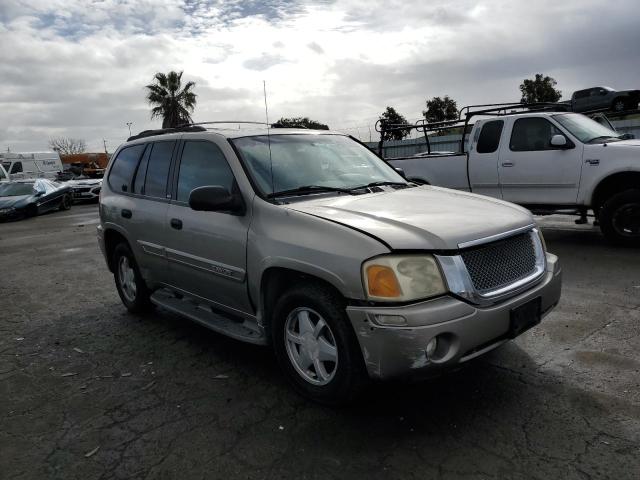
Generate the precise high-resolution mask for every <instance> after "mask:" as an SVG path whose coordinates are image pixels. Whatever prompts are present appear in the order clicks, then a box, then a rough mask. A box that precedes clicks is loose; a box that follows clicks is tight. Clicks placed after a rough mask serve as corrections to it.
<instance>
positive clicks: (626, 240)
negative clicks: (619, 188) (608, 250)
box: [598, 189, 640, 247]
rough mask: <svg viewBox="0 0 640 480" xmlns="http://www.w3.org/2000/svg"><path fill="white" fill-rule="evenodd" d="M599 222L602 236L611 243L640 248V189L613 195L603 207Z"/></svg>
mask: <svg viewBox="0 0 640 480" xmlns="http://www.w3.org/2000/svg"><path fill="white" fill-rule="evenodd" d="M598 220H599V222H600V230H601V231H602V234H603V235H604V236H605V238H606V239H607V240H609V241H610V242H612V243H615V244H618V245H625V246H632V247H635V246H640V189H630V190H625V191H623V192H620V193H616V194H615V195H613V196H612V197H611V198H609V199H608V200H607V201H606V202H604V205H602V208H601V209H600V212H599V215H598Z"/></svg>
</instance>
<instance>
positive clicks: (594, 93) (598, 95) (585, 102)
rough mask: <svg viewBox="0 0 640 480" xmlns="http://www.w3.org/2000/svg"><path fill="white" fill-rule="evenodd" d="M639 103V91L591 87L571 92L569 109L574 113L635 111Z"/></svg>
mask: <svg viewBox="0 0 640 480" xmlns="http://www.w3.org/2000/svg"><path fill="white" fill-rule="evenodd" d="M639 102H640V90H614V89H613V88H611V87H593V88H587V89H584V90H578V91H576V92H573V95H572V96H571V109H572V110H573V111H574V112H588V111H590V110H601V109H606V110H612V111H614V112H623V111H625V110H636V109H637V108H638V103H639Z"/></svg>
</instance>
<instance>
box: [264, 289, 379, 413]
mask: <svg viewBox="0 0 640 480" xmlns="http://www.w3.org/2000/svg"><path fill="white" fill-rule="evenodd" d="M272 335H273V344H274V349H275V353H276V358H277V359H278V363H279V364H280V367H281V368H282V370H283V371H284V373H285V374H286V376H287V377H288V379H289V380H290V382H291V383H292V384H293V386H294V387H295V389H296V390H297V391H298V392H300V393H301V394H302V395H304V396H306V397H308V398H310V399H312V400H314V401H317V402H320V403H324V404H327V405H340V404H345V403H349V402H350V401H352V400H354V399H355V398H356V397H357V395H358V394H359V393H360V391H361V390H362V388H363V387H364V385H366V380H367V376H366V371H365V367H364V361H363V359H362V353H361V351H360V347H359V345H358V341H357V339H356V337H355V334H354V332H353V330H352V328H351V325H350V323H349V319H348V318H347V315H346V312H345V303H344V300H343V299H342V298H341V297H340V296H339V295H338V294H336V293H334V292H333V291H332V290H331V289H329V288H328V287H325V286H323V285H319V284H313V283H311V284H306V285H300V286H297V287H293V288H292V289H291V290H289V291H287V292H285V293H284V295H282V296H281V297H280V298H279V300H278V301H277V303H276V305H275V308H274V312H273V323H272Z"/></svg>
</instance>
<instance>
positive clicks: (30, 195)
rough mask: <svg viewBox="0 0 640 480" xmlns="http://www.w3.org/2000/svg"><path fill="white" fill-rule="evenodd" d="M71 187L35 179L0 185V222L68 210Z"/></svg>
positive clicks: (70, 199)
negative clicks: (52, 211)
mask: <svg viewBox="0 0 640 480" xmlns="http://www.w3.org/2000/svg"><path fill="white" fill-rule="evenodd" d="M72 202H73V196H72V192H71V187H69V186H68V185H64V184H61V183H58V182H54V181H51V180H47V179H44V178H37V179H34V180H19V181H13V182H5V183H2V184H0V221H3V220H15V219H18V218H25V217H34V216H36V215H40V214H42V213H45V212H48V211H51V210H69V209H70V208H71V203H72Z"/></svg>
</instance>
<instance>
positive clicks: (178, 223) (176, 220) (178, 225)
mask: <svg viewBox="0 0 640 480" xmlns="http://www.w3.org/2000/svg"><path fill="white" fill-rule="evenodd" d="M171 227H172V228H175V229H176V230H182V220H180V219H179V218H172V219H171Z"/></svg>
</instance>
